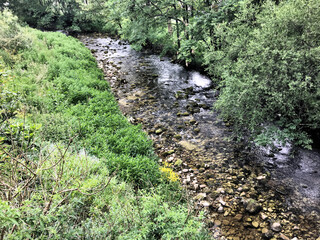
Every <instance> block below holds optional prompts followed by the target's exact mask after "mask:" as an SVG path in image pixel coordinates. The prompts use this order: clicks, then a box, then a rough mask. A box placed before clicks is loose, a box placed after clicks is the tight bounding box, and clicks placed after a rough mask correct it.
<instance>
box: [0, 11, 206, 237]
mask: <svg viewBox="0 0 320 240" xmlns="http://www.w3.org/2000/svg"><path fill="white" fill-rule="evenodd" d="M0 23H1V25H2V26H5V27H4V28H3V29H1V30H0V42H1V43H2V44H1V48H0V73H1V75H0V80H1V82H0V83H1V85H0V86H1V88H0V93H1V101H0V104H1V128H0V137H1V138H0V146H1V148H0V158H1V161H0V165H1V170H0V180H1V181H0V190H1V195H0V197H1V199H0V226H1V227H0V239H1V238H3V237H4V238H7V239H26V238H30V239H36V238H37V239H80V238H82V239H160V238H161V239H173V238H179V239H202V238H203V239H207V238H208V236H206V234H205V232H204V230H203V224H202V223H201V222H200V221H199V219H198V218H197V217H195V214H194V211H193V209H190V207H189V209H188V205H187V204H188V202H187V201H186V200H182V201H181V200H180V198H181V197H182V198H185V196H184V195H183V192H182V191H181V189H180V188H179V186H178V184H176V183H172V182H170V181H169V180H168V178H167V177H166V176H165V175H163V174H162V173H161V171H160V170H159V166H158V164H157V162H156V157H155V156H154V154H153V150H152V144H151V142H150V141H149V140H148V138H147V136H146V135H145V134H144V133H143V132H142V131H141V129H140V127H139V126H133V125H131V124H130V123H129V122H128V121H127V119H126V118H125V117H123V116H122V115H121V113H120V111H119V108H118V106H117V103H116V101H115V100H114V98H113V95H112V93H111V92H110V89H109V86H108V84H107V82H106V81H105V80H104V79H103V75H102V73H101V71H100V70H99V69H98V68H97V65H96V62H95V60H94V58H93V57H92V55H91V54H90V51H89V50H88V49H86V48H85V47H84V46H83V45H82V44H81V43H80V42H79V41H77V40H76V39H73V38H71V37H66V36H64V35H63V34H60V33H43V32H40V31H36V30H33V29H30V28H21V27H20V26H19V25H18V24H17V20H16V19H15V18H14V17H13V16H11V14H10V13H8V12H5V13H1V14H0ZM3 183H6V184H3Z"/></svg>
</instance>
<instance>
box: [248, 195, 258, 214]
mask: <svg viewBox="0 0 320 240" xmlns="http://www.w3.org/2000/svg"><path fill="white" fill-rule="evenodd" d="M244 204H245V208H246V211H247V212H249V213H251V214H256V213H258V212H259V211H260V210H261V209H262V207H261V205H260V204H259V203H258V202H257V201H256V200H254V199H252V198H250V199H248V200H247V201H246V202H245V203H244Z"/></svg>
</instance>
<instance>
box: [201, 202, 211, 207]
mask: <svg viewBox="0 0 320 240" xmlns="http://www.w3.org/2000/svg"><path fill="white" fill-rule="evenodd" d="M200 205H202V206H203V207H209V206H210V203H209V202H208V201H201V202H200Z"/></svg>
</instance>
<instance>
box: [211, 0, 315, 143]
mask: <svg viewBox="0 0 320 240" xmlns="http://www.w3.org/2000/svg"><path fill="white" fill-rule="evenodd" d="M319 16H320V3H319V1H315V0H312V1H305V0H294V1H283V2H281V3H280V4H279V5H276V4H275V3H273V2H271V1H267V2H265V3H264V4H263V5H262V7H259V11H258V6H255V5H253V4H251V3H250V1H246V2H244V3H242V7H241V10H240V12H239V13H238V14H237V17H236V19H235V20H234V21H232V22H231V23H229V24H227V23H223V24H220V25H217V26H216V37H217V38H218V39H219V41H220V42H221V47H220V49H219V50H217V49H212V51H211V52H210V53H208V54H207V56H206V59H207V64H208V65H209V70H210V71H211V72H212V73H214V74H215V75H218V76H221V78H222V82H221V84H220V85H221V87H222V94H221V96H220V98H219V101H218V103H217V108H218V109H219V110H220V111H221V113H222V116H223V117H225V118H230V119H232V120H233V122H234V123H235V127H236V129H238V130H242V131H246V130H249V132H250V133H251V134H252V136H253V137H254V138H255V140H256V141H257V142H258V143H261V144H266V143H272V141H274V140H275V139H278V140H279V139H280V140H295V143H296V144H298V145H303V146H306V147H307V146H309V144H310V139H309V138H308V135H307V133H306V131H305V130H307V129H319V128H320V125H319V123H320V118H319V117H320V112H319V109H320V108H319V106H320V92H319V84H320V76H319V72H320V71H319V70H320V68H319V66H320V65H319V64H320V50H319V46H320V42H319V36H320V27H319V24H317V22H319Z"/></svg>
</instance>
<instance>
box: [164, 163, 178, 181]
mask: <svg viewBox="0 0 320 240" xmlns="http://www.w3.org/2000/svg"><path fill="white" fill-rule="evenodd" d="M170 167H171V164H169V163H167V162H165V163H164V165H163V166H162V167H160V172H162V174H163V176H164V177H165V178H167V179H169V181H171V182H177V181H179V180H180V178H179V176H178V174H176V173H175V172H174V171H173V170H172V169H171V168H170Z"/></svg>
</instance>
